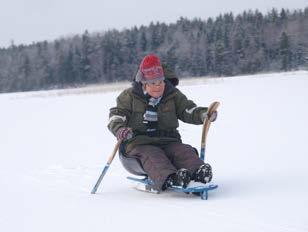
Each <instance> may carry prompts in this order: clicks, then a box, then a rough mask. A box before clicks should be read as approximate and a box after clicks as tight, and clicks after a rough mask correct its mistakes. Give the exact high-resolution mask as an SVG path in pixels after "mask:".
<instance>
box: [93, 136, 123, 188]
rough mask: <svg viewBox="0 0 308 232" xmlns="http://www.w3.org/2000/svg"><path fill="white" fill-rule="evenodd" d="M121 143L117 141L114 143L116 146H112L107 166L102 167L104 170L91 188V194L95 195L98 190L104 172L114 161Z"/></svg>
mask: <svg viewBox="0 0 308 232" xmlns="http://www.w3.org/2000/svg"><path fill="white" fill-rule="evenodd" d="M121 143H122V140H119V141H118V142H117V143H116V145H115V146H114V149H113V152H112V154H111V155H110V157H109V159H108V161H107V164H106V165H105V167H104V169H103V171H102V173H101V175H100V176H99V178H98V180H97V182H96V184H95V185H94V187H93V189H92V191H91V194H95V193H96V191H97V188H98V186H99V185H100V183H101V181H102V179H103V178H104V176H105V174H106V172H107V171H108V168H109V166H110V164H111V163H112V160H113V159H114V157H115V154H116V153H117V151H118V149H119V147H120V144H121Z"/></svg>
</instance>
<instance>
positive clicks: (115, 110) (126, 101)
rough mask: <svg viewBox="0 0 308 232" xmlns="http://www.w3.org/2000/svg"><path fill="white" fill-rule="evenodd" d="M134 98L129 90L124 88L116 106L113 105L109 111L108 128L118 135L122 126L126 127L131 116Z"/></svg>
mask: <svg viewBox="0 0 308 232" xmlns="http://www.w3.org/2000/svg"><path fill="white" fill-rule="evenodd" d="M131 102H132V98H131V95H130V94H129V91H128V90H124V91H123V92H122V93H121V94H120V95H119V96H118V97H117V105H116V107H112V108H111V109H110V112H109V122H108V129H109V130H110V131H111V133H112V134H114V135H116V133H117V131H118V129H119V128H120V127H125V126H127V124H128V121H129V119H130V116H131V109H132V107H131V104H132V103H131Z"/></svg>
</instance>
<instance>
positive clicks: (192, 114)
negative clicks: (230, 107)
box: [175, 89, 208, 125]
mask: <svg viewBox="0 0 308 232" xmlns="http://www.w3.org/2000/svg"><path fill="white" fill-rule="evenodd" d="M175 105H176V112H177V117H178V118H179V119H180V120H181V121H183V122H186V123H190V124H196V125H199V124H202V123H203V121H202V119H201V114H203V113H205V112H207V110H208V108H207V107H198V106H197V105H196V104H195V103H194V102H193V101H192V100H189V99H187V97H186V96H185V95H184V94H183V93H182V92H181V91H180V90H178V89H177V93H176V97H175Z"/></svg>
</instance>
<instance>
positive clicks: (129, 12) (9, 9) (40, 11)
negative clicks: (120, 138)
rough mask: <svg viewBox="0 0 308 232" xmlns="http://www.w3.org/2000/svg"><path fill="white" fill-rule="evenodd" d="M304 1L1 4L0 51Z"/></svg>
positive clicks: (32, 0) (25, 0)
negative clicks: (33, 43) (112, 29)
mask: <svg viewBox="0 0 308 232" xmlns="http://www.w3.org/2000/svg"><path fill="white" fill-rule="evenodd" d="M306 6H308V0H254V1H249V0H215V1H208V0H152V1H146V0H108V1H107V0H0V47H7V46H9V45H10V43H11V41H12V40H13V41H14V43H15V44H17V45H18V44H20V43H23V44H29V43H32V42H33V41H35V42H37V41H42V40H48V41H51V40H54V39H56V38H59V37H61V36H67V35H74V34H81V33H83V32H84V31H85V30H86V29H88V30H89V32H90V33H91V32H101V31H104V30H107V29H111V28H116V29H119V30H121V29H123V28H131V27H132V26H135V25H137V26H140V25H148V24H149V23H150V22H151V21H154V22H156V21H159V22H166V23H171V22H176V20H177V19H178V18H179V17H181V16H183V17H187V18H190V19H192V18H194V17H198V18H202V19H206V18H208V17H210V16H217V15H219V13H225V12H230V11H232V12H234V13H235V14H236V13H240V12H242V11H243V10H247V9H253V10H254V9H259V10H260V11H261V12H264V13H266V12H267V11H269V10H270V9H271V8H272V7H275V8H278V9H280V8H282V7H284V8H289V9H298V8H301V9H303V8H304V7H306Z"/></svg>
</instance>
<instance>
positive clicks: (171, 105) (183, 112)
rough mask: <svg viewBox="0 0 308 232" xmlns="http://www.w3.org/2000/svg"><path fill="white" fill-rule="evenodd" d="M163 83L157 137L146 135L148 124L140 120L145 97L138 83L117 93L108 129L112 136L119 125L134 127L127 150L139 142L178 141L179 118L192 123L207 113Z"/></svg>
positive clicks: (204, 108)
mask: <svg viewBox="0 0 308 232" xmlns="http://www.w3.org/2000/svg"><path fill="white" fill-rule="evenodd" d="M165 82H166V85H165V91H164V94H163V96H162V98H161V100H160V102H159V104H158V105H157V113H158V135H159V136H157V137H150V136H148V135H147V132H146V130H147V127H146V125H145V124H144V123H143V115H144V113H145V110H146V107H147V105H148V100H147V98H146V96H145V95H144V92H143V89H142V85H141V84H140V83H138V82H133V85H132V87H131V88H128V89H126V90H124V91H123V92H122V93H121V94H120V95H119V96H118V98H117V106H116V107H113V108H111V109H110V114H109V123H108V128H109V130H110V131H111V132H112V133H113V134H114V135H116V132H117V130H118V129H119V128H120V127H130V128H132V129H133V134H134V136H133V138H131V139H129V140H127V141H125V145H126V146H125V147H126V152H129V151H131V150H132V149H133V148H134V147H135V146H136V145H141V144H151V145H164V144H168V143H173V142H181V136H180V134H179V132H178V130H177V128H178V126H179V122H178V119H180V120H182V121H183V122H186V123H191V124H202V123H203V122H202V120H201V114H202V113H204V112H206V111H207V108H206V107H197V106H196V104H195V103H194V102H193V101H191V100H188V99H187V97H186V96H185V95H184V94H183V93H182V92H181V91H180V90H179V89H177V88H175V87H174V86H173V85H172V84H171V83H170V82H169V81H165Z"/></svg>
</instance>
